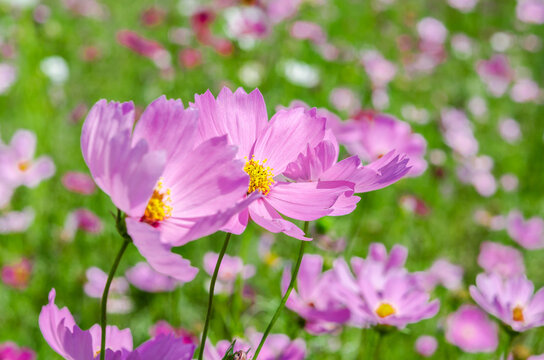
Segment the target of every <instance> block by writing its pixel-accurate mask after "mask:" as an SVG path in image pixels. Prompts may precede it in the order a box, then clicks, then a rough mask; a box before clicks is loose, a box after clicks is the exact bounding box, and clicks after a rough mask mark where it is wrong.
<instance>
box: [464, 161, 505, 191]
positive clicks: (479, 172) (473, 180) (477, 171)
mask: <svg viewBox="0 0 544 360" xmlns="http://www.w3.org/2000/svg"><path fill="white" fill-rule="evenodd" d="M493 166H494V163H493V159H492V158H491V157H489V156H487V155H481V156H476V157H471V158H465V159H462V162H461V164H460V165H459V166H458V168H457V177H458V178H459V180H461V182H463V183H469V184H472V186H474V189H475V190H476V191H477V192H478V194H480V195H482V196H485V197H489V196H492V195H493V194H495V192H496V191H497V181H496V180H495V177H494V176H493V173H492V172H491V170H493Z"/></svg>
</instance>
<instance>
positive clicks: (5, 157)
mask: <svg viewBox="0 0 544 360" xmlns="http://www.w3.org/2000/svg"><path fill="white" fill-rule="evenodd" d="M35 150H36V134H34V133H33V132H31V131H28V130H17V131H16V132H15V134H13V137H12V138H11V142H10V143H9V145H7V146H5V147H1V148H0V173H2V182H4V183H6V184H8V185H11V186H12V187H17V186H20V185H24V186H27V187H31V188H32V187H35V186H37V185H38V184H39V183H40V182H42V180H45V179H48V178H50V177H51V176H53V174H54V173H55V164H53V161H52V160H51V158H50V157H48V156H40V157H39V158H37V159H34V153H35Z"/></svg>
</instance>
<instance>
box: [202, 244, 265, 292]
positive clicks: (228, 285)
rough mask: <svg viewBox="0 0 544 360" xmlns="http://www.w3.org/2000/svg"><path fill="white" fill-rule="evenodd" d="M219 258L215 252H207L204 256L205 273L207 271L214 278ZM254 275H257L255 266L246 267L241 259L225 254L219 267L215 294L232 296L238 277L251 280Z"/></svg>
mask: <svg viewBox="0 0 544 360" xmlns="http://www.w3.org/2000/svg"><path fill="white" fill-rule="evenodd" d="M218 258H219V254H216V253H214V252H207V253H206V254H205V255H204V271H206V272H207V273H208V275H210V276H212V274H213V272H214V269H215V265H216V264H217V259H218ZM253 275H255V267H254V266H253V265H244V263H243V261H242V259H241V258H239V257H237V256H229V255H227V254H225V256H224V257H223V261H222V262H221V265H220V266H219V273H218V274H217V283H216V285H215V292H216V293H226V294H232V293H233V291H234V283H235V282H236V278H237V277H238V276H241V277H242V278H243V279H249V278H251V277H253Z"/></svg>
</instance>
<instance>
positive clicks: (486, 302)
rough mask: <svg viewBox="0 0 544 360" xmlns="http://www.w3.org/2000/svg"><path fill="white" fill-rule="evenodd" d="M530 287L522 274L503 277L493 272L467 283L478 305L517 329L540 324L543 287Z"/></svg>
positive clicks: (543, 317)
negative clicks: (474, 282)
mask: <svg viewBox="0 0 544 360" xmlns="http://www.w3.org/2000/svg"><path fill="white" fill-rule="evenodd" d="M533 291H534V285H533V283H532V282H531V281H530V280H528V279H527V277H526V276H525V275H519V276H516V277H511V278H507V279H503V278H502V277H501V276H500V275H499V274H496V273H491V274H480V275H478V276H477V277H476V286H474V285H472V286H471V287H470V295H471V296H472V298H473V299H474V301H476V303H477V304H478V305H480V307H482V308H483V309H484V310H485V311H487V312H488V313H489V314H491V315H493V316H495V317H497V318H499V319H500V320H501V321H502V322H503V323H505V324H506V325H509V326H510V327H511V328H512V329H513V330H514V331H518V332H523V331H526V330H529V329H531V328H534V327H537V326H542V325H544V288H542V289H540V290H539V291H537V292H536V293H535V294H534V295H533Z"/></svg>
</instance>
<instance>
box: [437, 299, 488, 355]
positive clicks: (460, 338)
mask: <svg viewBox="0 0 544 360" xmlns="http://www.w3.org/2000/svg"><path fill="white" fill-rule="evenodd" d="M446 340H447V341H448V342H449V343H450V344H453V345H455V346H458V347H459V348H461V349H462V350H463V351H466V352H469V353H477V352H494V351H495V350H496V349H497V346H498V344H499V329H498V326H497V324H495V323H494V322H493V321H491V320H490V319H489V318H488V317H487V315H486V313H485V312H483V311H482V310H480V309H479V308H478V307H476V306H473V305H463V306H461V307H460V308H459V310H457V311H456V312H454V313H452V314H450V315H449V316H448V319H447V322H446Z"/></svg>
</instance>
